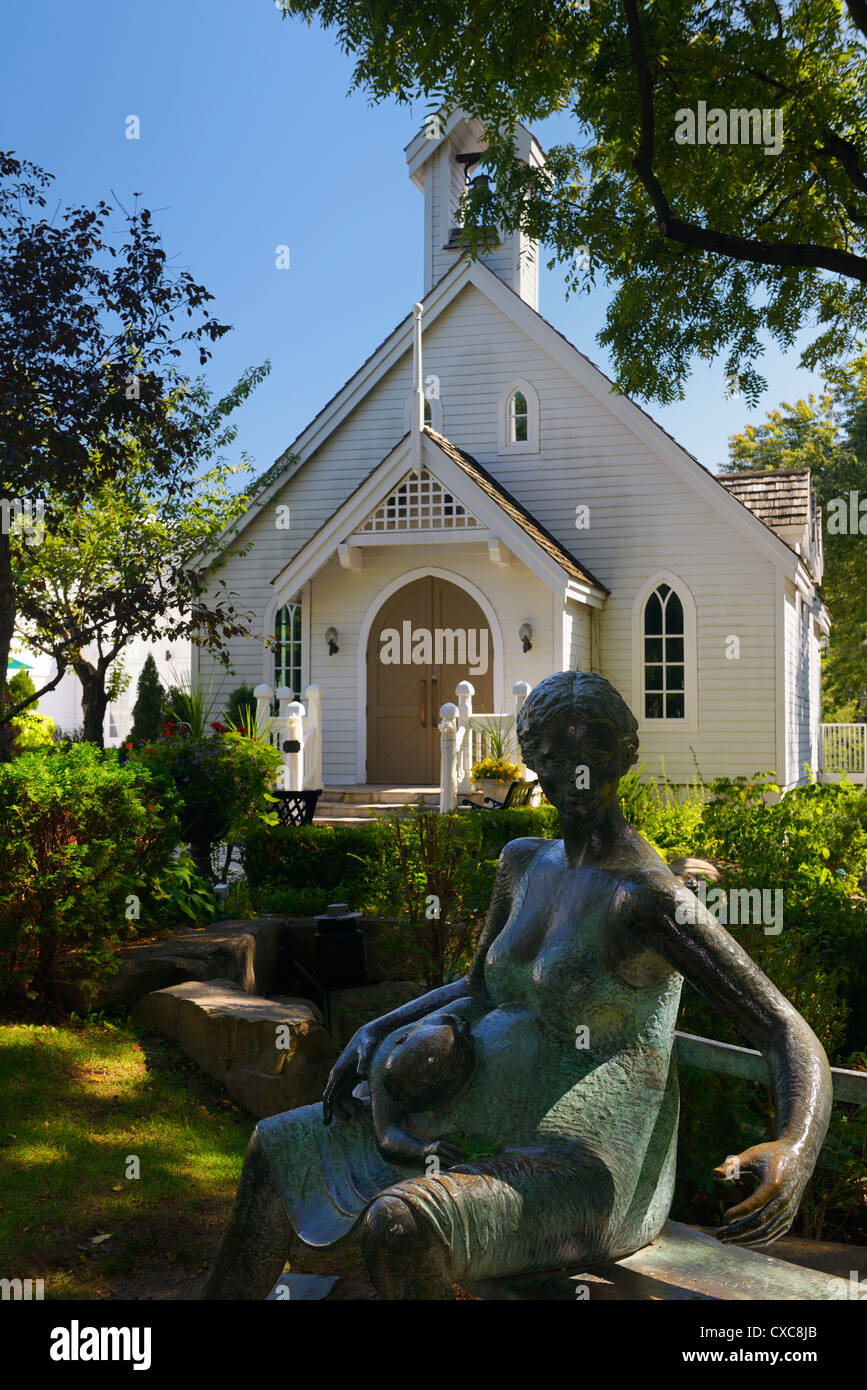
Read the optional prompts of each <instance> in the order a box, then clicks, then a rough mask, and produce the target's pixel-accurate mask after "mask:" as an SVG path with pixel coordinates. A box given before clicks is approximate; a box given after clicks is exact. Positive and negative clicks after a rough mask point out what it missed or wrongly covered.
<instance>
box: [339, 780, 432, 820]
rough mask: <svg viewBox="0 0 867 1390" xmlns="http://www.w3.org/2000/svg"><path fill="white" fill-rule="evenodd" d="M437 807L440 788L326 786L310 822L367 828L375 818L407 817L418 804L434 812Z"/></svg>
mask: <svg viewBox="0 0 867 1390" xmlns="http://www.w3.org/2000/svg"><path fill="white" fill-rule="evenodd" d="M439 804H440V791H439V787H430V786H425V787H389V786H385V785H382V786H380V785H371V786H364V787H360V786H354V787H328V788H326V790H325V791H324V792H323V793H322V796H321V798H320V799H319V802H318V803H317V806H316V814H315V815H314V817H313V823H314V825H367V824H369V822H370V821H372V820H375V819H376V817H377V816H388V815H398V816H400V815H407V814H409V813H410V812H411V811H412V809H413V807H414V806H418V805H422V806H425V807H427V808H429V809H432V810H437V809H438V808H439Z"/></svg>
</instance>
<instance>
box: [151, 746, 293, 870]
mask: <svg viewBox="0 0 867 1390" xmlns="http://www.w3.org/2000/svg"><path fill="white" fill-rule="evenodd" d="M279 760H280V753H279V750H278V749H276V748H272V747H271V746H270V745H269V744H266V743H262V742H259V741H257V740H255V739H249V738H242V737H240V736H239V735H237V734H231V733H229V734H224V735H221V736H219V737H211V738H197V737H194V736H187V735H182V734H179V733H176V732H175V727H174V726H173V725H171V724H169V725H166V729H165V732H164V735H163V737H162V738H161V739H160V740H159V741H158V742H157V743H151V744H148V745H147V746H146V747H144V748H142V749H141V750H140V751H138V752H131V753H130V762H131V763H135V764H138V765H141V766H143V767H146V768H147V769H148V770H149V771H150V772H151V773H153V774H154V776H156V777H158V778H159V779H160V780H161V782H162V785H163V786H164V787H165V789H166V792H167V793H168V794H169V795H170V796H173V797H174V798H176V800H177V805H178V816H179V819H180V823H181V829H182V833H183V837H184V839H185V840H186V841H187V843H188V844H189V845H190V848H191V851H192V855H193V859H194V861H195V864H196V868H197V869H198V871H199V873H200V874H201V875H202V876H203V877H204V878H208V879H210V878H211V877H212V876H213V871H212V868H211V851H212V848H213V846H214V845H215V844H219V843H221V842H222V841H233V840H236V839H238V838H240V837H241V836H242V835H244V834H246V833H247V831H248V830H249V829H250V828H251V827H252V825H253V824H254V822H255V820H256V818H257V817H258V816H261V815H265V814H267V813H268V806H267V802H266V800H265V795H266V792H267V789H268V786H269V784H270V780H271V778H272V777H273V774H274V772H275V771H276V769H277V765H278V763H279Z"/></svg>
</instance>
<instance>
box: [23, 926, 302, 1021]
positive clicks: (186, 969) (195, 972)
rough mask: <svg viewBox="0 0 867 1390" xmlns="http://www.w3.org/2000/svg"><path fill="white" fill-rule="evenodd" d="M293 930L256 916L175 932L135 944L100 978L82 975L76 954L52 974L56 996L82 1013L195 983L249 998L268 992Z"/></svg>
mask: <svg viewBox="0 0 867 1390" xmlns="http://www.w3.org/2000/svg"><path fill="white" fill-rule="evenodd" d="M287 927H288V919H287V918H285V917H254V918H251V919H249V920H247V921H237V922H217V923H215V924H214V925H213V926H210V927H203V928H197V929H194V930H189V931H180V932H174V933H173V934H172V935H171V936H168V937H166V938H165V940H164V941H157V942H150V943H148V944H147V945H144V944H136V943H133V944H132V945H130V946H124V947H122V948H121V949H120V950H119V951H118V954H117V959H118V969H117V970H116V971H115V972H114V973H113V974H111V975H105V976H103V977H101V978H98V979H93V978H89V977H82V976H81V975H80V974H79V972H78V970H77V966H76V958H75V956H74V955H72V956H66V957H63V958H62V959H61V961H60V962H59V963H58V965H57V967H56V969H55V970H54V971H53V972H52V976H51V988H52V992H53V993H54V995H55V997H56V998H57V999H59V1001H60V1003H62V1004H64V1005H65V1006H66V1007H67V1008H69V1009H75V1011H76V1012H77V1013H82V1014H83V1013H86V1012H87V1011H88V1009H107V1010H112V1009H120V1008H127V1009H130V1008H132V1007H133V1005H134V1004H136V1003H137V1002H138V1000H139V999H142V998H143V997H144V996H145V995H146V994H150V993H151V992H152V991H153V990H159V989H165V988H167V987H168V986H170V985H177V984H184V983H185V982H186V981H189V980H231V981H232V982H233V983H235V984H238V985H240V986H241V988H242V989H243V990H245V991H246V993H248V994H264V993H265V992H266V991H268V990H269V989H270V988H271V984H272V981H273V977H274V971H275V965H276V960H277V952H278V949H279V946H280V944H281V941H282V939H283V936H284V934H285V933H286V931H287Z"/></svg>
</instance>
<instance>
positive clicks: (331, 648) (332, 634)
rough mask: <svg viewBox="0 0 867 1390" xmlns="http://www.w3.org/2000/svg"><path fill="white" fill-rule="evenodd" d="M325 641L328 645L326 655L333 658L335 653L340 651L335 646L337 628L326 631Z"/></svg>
mask: <svg viewBox="0 0 867 1390" xmlns="http://www.w3.org/2000/svg"><path fill="white" fill-rule="evenodd" d="M325 640H326V642H327V643H328V655H329V656H333V655H334V653H335V652H339V651H340V648H339V647H338V645H337V628H336V627H330V628H328V630H327V631H326V633H325Z"/></svg>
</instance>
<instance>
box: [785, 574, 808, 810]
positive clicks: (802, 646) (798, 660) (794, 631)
mask: <svg viewBox="0 0 867 1390" xmlns="http://www.w3.org/2000/svg"><path fill="white" fill-rule="evenodd" d="M812 626H813V624H812V619H811V618H810V615H809V611H808V610H807V609H806V607H805V605H804V603H803V601H802V600H801V598H800V596H799V595H796V594H790V593H789V592H788V589H787V592H786V596H785V643H786V646H785V671H786V686H785V709H786V784H787V785H792V784H793V783H795V782H798V781H799V780H803V777H804V766H805V764H806V766H807V767H810V768H812V769H813V770H814V771H815V768H816V763H815V756H816V755H815V747H814V746H811V738H810V732H811V699H810V695H811V673H810V665H811V659H810V648H811V646H813V645H814V642H815V638H814V637H813V634H812Z"/></svg>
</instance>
